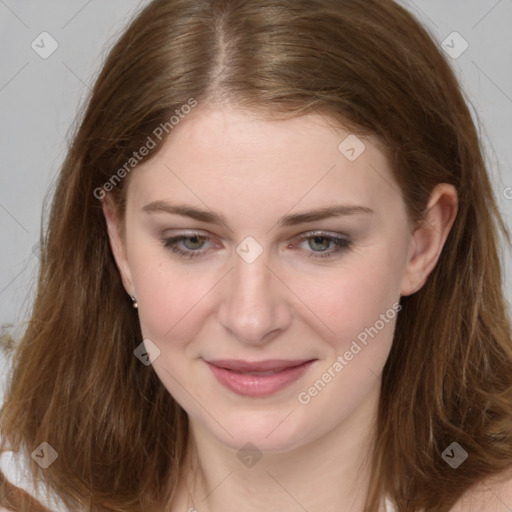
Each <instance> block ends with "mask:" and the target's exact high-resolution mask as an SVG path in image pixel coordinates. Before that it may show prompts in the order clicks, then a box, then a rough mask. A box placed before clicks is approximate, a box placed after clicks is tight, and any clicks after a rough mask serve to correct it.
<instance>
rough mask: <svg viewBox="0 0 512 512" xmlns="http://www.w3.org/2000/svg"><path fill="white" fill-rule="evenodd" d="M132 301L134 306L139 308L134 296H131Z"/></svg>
mask: <svg viewBox="0 0 512 512" xmlns="http://www.w3.org/2000/svg"><path fill="white" fill-rule="evenodd" d="M130 297H131V299H132V306H133V307H134V308H135V309H137V308H138V307H139V303H138V302H137V299H136V298H135V297H134V296H133V295H130Z"/></svg>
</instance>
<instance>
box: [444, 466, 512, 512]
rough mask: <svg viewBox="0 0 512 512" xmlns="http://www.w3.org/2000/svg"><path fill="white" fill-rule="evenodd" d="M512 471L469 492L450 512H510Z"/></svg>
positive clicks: (482, 483) (511, 505)
mask: <svg viewBox="0 0 512 512" xmlns="http://www.w3.org/2000/svg"><path fill="white" fill-rule="evenodd" d="M511 510H512V471H510V470H509V471H508V472H506V473H504V474H503V475H501V476H498V477H492V478H489V479H487V480H485V481H483V482H481V483H479V484H477V485H476V486H475V487H474V488H471V489H470V490H469V491H467V492H466V493H465V494H464V495H463V496H462V497H461V499H460V500H459V501H457V503H456V504H455V506H454V507H453V508H451V509H450V512H510V511H511Z"/></svg>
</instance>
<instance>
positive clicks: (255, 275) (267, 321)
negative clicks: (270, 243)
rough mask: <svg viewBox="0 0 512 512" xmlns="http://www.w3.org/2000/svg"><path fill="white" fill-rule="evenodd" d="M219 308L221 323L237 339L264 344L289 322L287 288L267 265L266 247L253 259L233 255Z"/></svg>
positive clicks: (283, 329)
mask: <svg viewBox="0 0 512 512" xmlns="http://www.w3.org/2000/svg"><path fill="white" fill-rule="evenodd" d="M234 258H235V263H234V268H233V270H232V271H231V272H229V274H228V275H227V276H226V278H225V280H224V286H223V288H222V300H221V304H220V307H219V309H218V320H219V322H220V324H221V325H222V326H223V327H224V329H226V331H228V332H229V333H230V335H232V336H234V337H235V338H236V339H237V340H238V341H239V342H240V343H244V344H247V345H263V344H266V343H268V342H270V341H271V340H272V339H274V338H275V337H276V336H277V335H278V334H279V333H280V332H283V331H285V330H286V329H287V327H288V326H289V325H290V322H291V318H292V313H291V303H290V301H289V298H290V297H289V294H290V291H289V290H288V289H287V287H286V286H285V285H284V284H283V283H282V282H281V280H279V279H278V278H277V277H276V276H275V274H274V271H273V270H272V269H271V268H270V266H269V261H268V258H267V257H266V253H265V251H264V252H263V254H261V255H260V256H259V257H258V258H257V259H256V260H255V261H253V262H252V263H247V262H246V261H244V259H242V258H241V257H239V256H238V255H235V256H234Z"/></svg>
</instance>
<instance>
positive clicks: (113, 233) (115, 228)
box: [102, 194, 136, 296]
mask: <svg viewBox="0 0 512 512" xmlns="http://www.w3.org/2000/svg"><path fill="white" fill-rule="evenodd" d="M102 209H103V214H104V215H105V220H106V222H107V229H108V238H109V242H110V248H111V250H112V254H113V256H114V259H115V261H116V265H117V268H118V270H119V273H120V274H121V280H122V282H123V286H124V289H125V290H126V292H127V293H128V295H132V296H136V293H135V289H134V286H133V280H132V274H131V271H130V266H129V264H128V258H127V254H126V243H125V237H124V234H123V223H122V220H121V219H120V216H119V213H118V209H117V208H116V206H115V204H114V203H113V201H112V199H111V198H110V196H109V195H108V194H107V195H106V196H105V197H104V198H103V199H102Z"/></svg>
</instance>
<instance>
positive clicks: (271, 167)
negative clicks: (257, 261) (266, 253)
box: [128, 106, 400, 211]
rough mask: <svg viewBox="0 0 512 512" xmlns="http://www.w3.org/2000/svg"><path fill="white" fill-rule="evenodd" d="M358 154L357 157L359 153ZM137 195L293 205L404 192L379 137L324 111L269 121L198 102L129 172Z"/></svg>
mask: <svg viewBox="0 0 512 512" xmlns="http://www.w3.org/2000/svg"><path fill="white" fill-rule="evenodd" d="M354 157H356V158H354ZM132 178H133V185H134V186H130V187H129V188H130V190H129V193H128V196H129V200H130V196H131V199H132V201H133V200H135V201H137V202H138V203H140V202H149V201H152V200H155V199H173V198H175V197H177V196H178V197H180V198H182V197H183V196H186V197H187V198H189V199H190V200H191V201H193V202H195V203H197V202H198V199H200V200H201V201H203V202H204V203H206V204H209V203H210V202H211V203H214V204H215V205H216V206H222V205H227V202H229V204H236V203H237V202H239V203H240V204H241V205H245V206H246V208H250V207H253V208H256V210H253V211H258V209H261V208H262V207H266V208H273V207H274V206H275V205H276V203H279V204H280V205H281V209H282V208H283V207H288V209H291V208H293V205H294V204H295V203H298V202H300V207H301V208H308V207H310V206H311V207H315V206H318V205H319V204H320V205H321V204H326V203H331V204H332V203H340V202H345V203H352V204H354V203H367V206H371V207H372V208H373V206H376V205H378V204H379V203H383V204H384V205H385V203H386V201H390V200H393V201H394V202H396V201H397V199H399V195H400V194H399V192H398V190H399V189H398V186H397V185H396V184H394V179H393V177H392V173H391V169H390V168H389V164H388V161H387V159H386V157H385V155H384V153H383V152H382V151H381V149H380V146H379V144H378V141H376V140H375V139H374V138H372V137H361V136H357V137H356V136H355V135H354V134H351V133H350V132H349V131H347V130H346V129H344V128H343V127H339V126H336V125H335V124H334V122H333V121H332V120H330V119H328V118H326V117H323V116H320V115H305V116H301V117H296V118H292V119H287V120H278V121H275V120H264V119H262V118H261V117H259V116H256V115H251V114H249V113H245V112H241V111H237V110H235V109H232V108H229V107H221V106H209V107H201V106H199V107H197V108H196V109H195V110H194V111H193V112H192V113H191V114H190V115H188V116H186V117H185V118H184V119H183V120H182V121H181V122H180V123H179V124H178V125H176V126H174V128H173V130H172V132H171V135H170V137H169V138H168V140H167V141H166V142H165V144H164V146H163V147H162V149H161V150H160V151H159V153H158V154H157V155H156V156H155V157H154V158H153V159H151V160H149V161H148V162H146V163H144V164H142V165H140V166H139V168H138V169H137V172H135V173H134V174H133V176H132Z"/></svg>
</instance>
